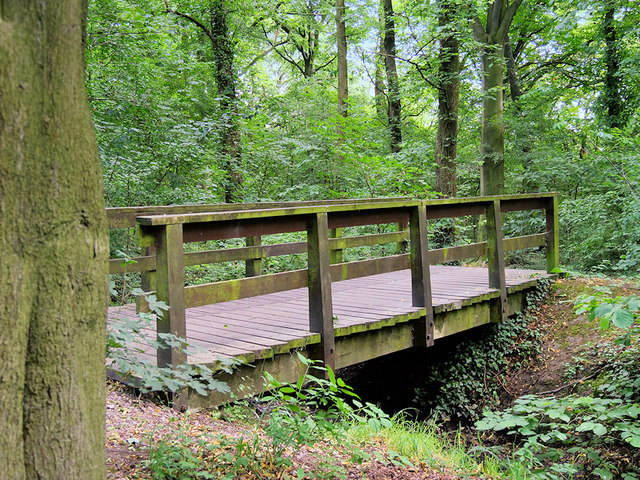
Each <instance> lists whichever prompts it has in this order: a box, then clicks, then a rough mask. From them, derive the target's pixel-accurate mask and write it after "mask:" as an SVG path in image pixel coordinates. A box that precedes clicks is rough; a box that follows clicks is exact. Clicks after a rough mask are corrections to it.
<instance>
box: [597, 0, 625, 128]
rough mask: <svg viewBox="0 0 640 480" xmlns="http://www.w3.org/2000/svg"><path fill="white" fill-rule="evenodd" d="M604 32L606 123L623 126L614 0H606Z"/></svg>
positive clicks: (611, 125)
mask: <svg viewBox="0 0 640 480" xmlns="http://www.w3.org/2000/svg"><path fill="white" fill-rule="evenodd" d="M603 33H604V41H605V50H604V64H605V75H604V92H603V94H604V95H603V98H602V103H603V107H604V116H605V124H606V125H607V126H608V127H611V128H622V127H623V126H624V121H623V111H624V108H623V102H622V95H621V89H620V76H619V75H620V50H619V47H618V41H617V39H616V25H615V4H614V0H605V2H604V22H603Z"/></svg>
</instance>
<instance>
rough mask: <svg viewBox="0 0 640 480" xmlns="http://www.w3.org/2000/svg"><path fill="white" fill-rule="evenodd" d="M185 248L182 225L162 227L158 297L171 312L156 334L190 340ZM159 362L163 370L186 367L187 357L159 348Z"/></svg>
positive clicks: (159, 240) (173, 349)
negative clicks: (188, 334)
mask: <svg viewBox="0 0 640 480" xmlns="http://www.w3.org/2000/svg"><path fill="white" fill-rule="evenodd" d="M182 245H183V241H182V224H180V223H178V224H175V225H164V226H162V227H160V231H159V232H158V235H157V243H156V297H157V298H158V300H160V301H163V302H165V303H166V304H167V305H168V306H169V310H167V311H166V312H165V313H164V314H163V315H162V317H161V318H158V321H157V323H156V332H157V333H159V334H160V333H172V334H173V335H177V336H179V337H182V338H186V336H187V328H186V323H185V311H184V310H185V304H184V257H183V247H182ZM158 340H159V341H161V340H160V339H158ZM157 360H158V366H159V367H168V366H171V365H173V366H175V365H180V364H183V363H185V362H186V361H187V358H186V355H185V353H184V352H183V351H179V350H178V349H176V348H159V349H158V357H157Z"/></svg>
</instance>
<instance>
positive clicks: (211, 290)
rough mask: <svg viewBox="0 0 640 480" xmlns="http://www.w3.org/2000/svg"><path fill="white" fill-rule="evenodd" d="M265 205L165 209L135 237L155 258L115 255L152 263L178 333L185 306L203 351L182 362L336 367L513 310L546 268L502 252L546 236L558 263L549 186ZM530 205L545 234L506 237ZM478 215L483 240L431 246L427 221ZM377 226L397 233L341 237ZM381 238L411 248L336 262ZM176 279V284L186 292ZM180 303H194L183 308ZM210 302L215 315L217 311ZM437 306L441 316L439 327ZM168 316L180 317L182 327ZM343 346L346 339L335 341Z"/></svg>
mask: <svg viewBox="0 0 640 480" xmlns="http://www.w3.org/2000/svg"><path fill="white" fill-rule="evenodd" d="M271 206H272V208H258V209H254V210H251V209H250V208H247V207H246V206H240V207H237V208H234V206H231V205H226V206H223V207H221V208H219V209H218V208H216V209H210V210H209V211H205V210H197V212H194V213H192V214H182V212H181V211H179V210H171V211H168V210H167V213H170V214H169V215H153V214H148V215H144V216H142V217H141V218H139V225H138V229H137V235H138V238H139V240H140V245H141V246H142V247H143V248H147V249H151V248H153V247H157V251H156V256H155V257H154V256H153V255H152V254H151V251H150V250H147V251H146V252H145V251H144V250H143V252H145V253H146V254H145V255H143V256H141V257H138V258H137V259H136V261H137V263H135V264H133V265H122V263H121V262H120V261H118V260H115V261H112V262H111V267H110V268H111V271H112V272H130V271H142V272H143V273H144V272H153V271H154V270H156V269H157V274H156V276H157V283H158V287H157V290H158V294H159V297H166V298H167V300H166V301H167V302H168V303H170V304H172V305H171V309H170V312H171V314H172V315H173V317H172V315H168V316H167V318H168V319H169V321H168V323H167V324H166V325H165V326H164V327H162V326H160V327H161V328H165V329H168V331H172V333H173V332H174V331H175V332H178V331H179V323H180V321H179V320H180V315H182V318H186V317H188V322H187V323H188V328H189V330H188V331H187V324H185V322H183V326H184V329H183V330H184V332H185V333H186V334H187V335H188V337H187V338H189V339H190V341H191V340H192V341H194V342H195V343H196V344H199V345H201V346H203V347H204V348H206V349H207V350H208V353H207V354H199V355H197V356H192V357H190V358H189V359H188V361H189V362H191V363H192V362H193V361H194V359H199V360H201V361H207V360H209V361H210V362H212V365H213V364H214V363H215V362H216V361H217V360H216V358H217V357H218V356H221V355H222V356H234V357H237V358H240V359H243V360H245V361H248V362H257V361H265V362H275V363H274V364H277V363H278V361H279V360H278V358H280V357H283V356H285V355H286V354H287V352H290V351H291V350H292V349H301V350H302V351H304V352H305V353H304V354H305V355H309V356H311V357H312V358H320V359H323V360H324V361H325V362H326V363H327V364H328V365H330V366H341V365H342V364H343V363H342V362H351V361H355V359H356V358H361V359H368V358H373V357H371V356H372V355H374V356H375V355H382V354H384V353H385V352H391V351H396V350H398V349H402V348H409V347H410V346H425V345H430V344H432V342H433V340H434V339H435V338H439V336H442V335H450V334H452V333H454V332H456V331H461V330H464V329H468V328H473V327H475V326H477V325H481V324H483V323H488V322H489V321H491V320H493V321H497V320H500V319H503V318H505V317H506V315H507V314H509V313H512V312H513V311H515V310H517V309H518V308H519V305H520V303H521V302H520V301H519V300H514V299H515V298H520V297H522V296H523V295H524V293H523V292H524V291H526V289H528V288H531V287H533V286H535V284H536V282H537V279H536V275H541V273H540V272H529V271H522V272H518V273H517V274H515V273H514V272H513V271H510V273H509V274H508V275H507V272H506V271H505V269H504V252H505V251H509V250H518V249H524V248H534V247H540V246H543V245H546V247H547V262H548V269H549V270H551V269H552V265H553V266H556V265H557V263H558V257H557V245H558V228H557V201H556V199H555V196H554V195H553V194H540V195H538V194H536V195H514V196H501V197H478V198H467V199H438V200H427V201H419V200H409V199H400V200H389V201H387V200H384V199H382V200H379V201H371V202H366V201H362V202H350V201H336V202H317V203H315V202H313V203H309V202H307V203H295V202H294V203H285V204H271ZM202 208H205V207H202ZM528 209H544V210H545V212H546V219H547V225H546V229H545V233H540V234H536V235H528V236H523V237H515V238H509V239H503V238H502V213H503V212H507V211H519V210H528ZM145 212H146V213H152V212H153V210H152V209H150V210H145ZM137 213H141V212H137ZM481 214H486V216H487V229H488V232H487V242H482V243H476V244H471V245H461V246H455V247H448V248H442V249H437V250H431V251H430V250H429V249H428V245H427V220H428V219H436V218H446V217H456V216H460V215H481ZM126 215H131V212H127V213H126ZM126 215H125V216H126ZM123 218H124V217H123ZM127 218H129V217H127ZM120 220H122V218H120ZM120 220H119V221H120ZM380 224H387V225H395V226H397V228H398V229H399V230H400V231H397V232H391V233H383V234H374V235H358V236H354V237H342V235H341V234H342V232H341V231H340V229H342V228H344V227H352V226H359V225H380ZM407 225H410V230H409V232H407V231H406V227H407ZM179 231H180V232H181V237H180V236H179V235H178V233H177V232H179ZM296 231H299V232H306V234H307V241H306V242H291V243H285V244H277V245H263V244H262V239H261V238H260V236H262V235H268V234H279V233H286V232H296ZM170 232H173V233H170ZM179 237H180V238H179ZM243 237H244V238H247V246H246V247H240V248H230V249H222V250H210V251H202V252H189V253H186V254H183V252H182V244H183V243H188V242H196V241H205V240H222V239H228V238H243ZM330 237H335V238H330ZM408 239H409V240H410V242H407V240H408ZM385 243H387V244H388V243H396V244H397V245H398V248H399V249H400V250H401V251H402V249H404V245H407V244H408V245H410V252H409V253H408V254H406V253H403V254H399V255H394V256H387V257H383V258H373V259H368V260H362V261H357V262H348V263H340V262H339V261H340V260H341V256H342V251H343V250H344V249H346V248H353V247H358V246H370V245H377V244H385ZM170 244H171V247H170V248H169V245H170ZM163 245H164V246H163ZM305 252H306V253H307V257H308V268H307V269H303V270H296V271H293V272H291V271H290V272H284V273H279V274H272V275H259V273H261V269H260V268H259V267H260V262H261V261H262V259H264V258H267V257H270V256H278V255H292V254H301V253H302V254H304V253H305ZM485 255H486V257H487V261H488V267H489V268H488V269H484V270H483V269H478V268H466V267H430V264H437V263H443V262H452V261H456V260H462V259H464V258H469V257H484V256H485ZM238 260H241V261H242V260H244V261H246V262H247V264H246V265H247V272H246V273H247V278H242V279H238V280H231V281H226V282H216V283H212V284H207V285H197V286H194V287H187V288H184V273H183V269H184V266H185V265H197V264H206V263H219V262H227V261H238ZM332 262H334V263H333V264H332ZM254 267H255V268H254ZM440 268H442V269H444V270H441V269H440ZM434 269H435V270H434ZM178 271H180V273H179V274H178V273H176V272H178ZM433 271H436V272H438V279H437V281H436V282H435V284H433V283H431V282H432V281H433V278H432V277H433V275H432V272H433ZM444 271H446V272H448V273H447V275H446V276H444V277H443V276H441V274H440V273H441V272H444ZM171 272H172V273H171ZM405 274H406V276H405ZM170 278H171V279H170ZM305 287H306V288H305ZM163 289H164V290H163ZM174 289H175V290H176V292H182V297H180V293H176V292H174V291H173V290H174ZM194 306H196V307H194ZM185 308H189V312H190V313H188V314H187V313H185ZM194 308H196V309H197V310H194ZM211 308H215V309H217V310H216V311H217V312H218V313H217V314H215V315H213V316H212V313H210V312H211ZM514 309H515V310H514ZM179 310H182V312H180V311H179ZM443 316H444V318H446V321H443V322H442V323H441V324H440V325H439V324H438V319H439V318H441V317H443ZM172 318H173V320H172ZM172 322H174V323H175V322H177V323H178V328H174V326H173V324H172ZM438 329H439V330H438ZM158 331H160V330H158ZM344 345H349V347H346V349H345V350H341V346H344ZM354 349H356V351H354ZM376 352H377V353H376ZM147 353H148V352H147ZM169 353H170V354H171V353H173V352H172V351H169ZM163 355H164V356H163ZM157 358H158V361H159V362H160V361H161V358H162V362H164V364H167V365H168V364H175V363H174V362H181V361H185V359H184V358H178V357H175V356H174V357H171V355H169V356H168V357H167V352H166V351H165V352H160V353H159V355H157ZM286 368H289V369H290V370H291V371H293V370H295V369H292V368H291V367H290V366H287V367H286Z"/></svg>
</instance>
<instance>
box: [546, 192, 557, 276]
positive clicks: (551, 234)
mask: <svg viewBox="0 0 640 480" xmlns="http://www.w3.org/2000/svg"><path fill="white" fill-rule="evenodd" d="M545 217H546V237H547V238H546V241H547V273H551V271H552V270H553V269H554V268H557V267H559V266H560V232H559V228H558V197H557V196H556V195H554V196H553V197H552V198H550V199H549V200H548V201H547V206H546V208H545Z"/></svg>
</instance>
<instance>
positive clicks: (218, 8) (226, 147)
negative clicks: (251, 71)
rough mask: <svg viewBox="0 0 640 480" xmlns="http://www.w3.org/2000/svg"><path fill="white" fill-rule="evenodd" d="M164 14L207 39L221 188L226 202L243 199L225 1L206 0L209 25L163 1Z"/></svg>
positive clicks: (234, 75) (235, 87)
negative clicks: (216, 112)
mask: <svg viewBox="0 0 640 480" xmlns="http://www.w3.org/2000/svg"><path fill="white" fill-rule="evenodd" d="M165 8H166V11H167V13H172V14H174V15H176V16H178V17H180V18H183V19H185V20H187V21H189V22H190V23H191V24H193V25H195V26H196V27H197V28H199V29H200V30H201V31H202V32H204V34H205V35H206V36H207V37H208V38H209V40H210V42H211V51H212V54H213V63H214V66H215V73H214V75H215V79H216V85H217V87H218V98H219V99H220V100H219V101H220V110H221V111H222V128H221V142H220V155H221V157H222V164H223V168H224V170H225V171H226V175H227V178H226V182H225V185H224V198H225V202H238V201H241V200H242V184H243V181H244V178H243V175H242V144H241V141H240V129H239V124H238V94H237V76H238V75H237V72H236V70H235V65H234V48H233V41H232V39H231V34H230V32H229V26H228V10H227V6H226V4H225V0H209V3H208V13H209V22H208V23H209V25H208V26H207V25H206V24H205V23H204V22H202V21H200V20H198V19H197V18H195V16H192V15H191V14H189V13H186V12H183V11H179V10H175V9H172V8H171V7H170V6H169V1H168V0H165Z"/></svg>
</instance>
